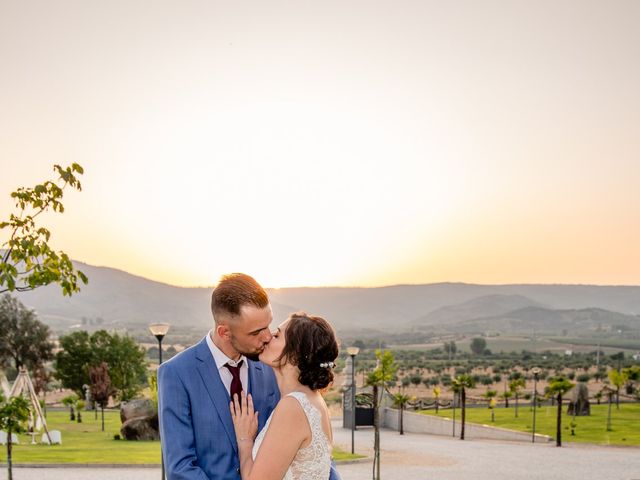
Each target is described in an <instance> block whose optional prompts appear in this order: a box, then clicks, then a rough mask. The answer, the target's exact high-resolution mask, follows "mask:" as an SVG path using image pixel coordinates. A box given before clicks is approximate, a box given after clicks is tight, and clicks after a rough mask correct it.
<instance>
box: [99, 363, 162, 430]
mask: <svg viewBox="0 0 640 480" xmlns="http://www.w3.org/2000/svg"><path fill="white" fill-rule="evenodd" d="M89 377H90V378H91V387H90V388H91V398H93V400H94V401H95V402H96V404H97V405H99V406H100V410H101V413H102V431H103V432H104V407H106V406H107V404H108V403H109V397H110V396H111V395H113V388H112V387H111V378H110V377H109V366H108V365H107V363H106V362H101V363H100V365H98V366H97V367H91V368H89ZM156 398H157V391H156ZM156 402H157V401H156Z"/></svg>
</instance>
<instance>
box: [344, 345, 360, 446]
mask: <svg viewBox="0 0 640 480" xmlns="http://www.w3.org/2000/svg"><path fill="white" fill-rule="evenodd" d="M358 352H360V349H359V348H358V347H349V348H347V353H348V354H349V356H350V357H351V453H352V454H353V453H354V437H355V433H354V432H355V429H356V355H358Z"/></svg>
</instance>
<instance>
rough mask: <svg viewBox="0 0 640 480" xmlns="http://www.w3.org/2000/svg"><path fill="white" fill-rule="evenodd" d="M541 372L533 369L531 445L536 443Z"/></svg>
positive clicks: (535, 368)
mask: <svg viewBox="0 0 640 480" xmlns="http://www.w3.org/2000/svg"><path fill="white" fill-rule="evenodd" d="M540 372H541V370H540V369H539V368H538V367H533V368H532V369H531V373H533V433H532V434H531V443H536V410H537V404H538V375H540Z"/></svg>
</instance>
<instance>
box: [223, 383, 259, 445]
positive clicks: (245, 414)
mask: <svg viewBox="0 0 640 480" xmlns="http://www.w3.org/2000/svg"><path fill="white" fill-rule="evenodd" d="M229 408H230V409H231V418H232V419H233V427H234V428H235V431H236V440H237V442H238V444H240V442H245V441H251V442H253V439H254V438H256V434H257V433H258V412H256V411H254V409H253V399H252V398H251V394H249V395H248V396H247V395H246V394H245V393H244V391H243V392H242V393H241V397H240V399H238V396H237V395H234V396H233V401H232V402H231V403H230V404H229Z"/></svg>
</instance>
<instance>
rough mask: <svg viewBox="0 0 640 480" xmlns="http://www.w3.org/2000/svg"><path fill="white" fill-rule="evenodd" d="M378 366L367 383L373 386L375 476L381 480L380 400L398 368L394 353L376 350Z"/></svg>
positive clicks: (375, 478) (377, 479) (376, 479)
mask: <svg viewBox="0 0 640 480" xmlns="http://www.w3.org/2000/svg"><path fill="white" fill-rule="evenodd" d="M376 359H377V366H376V368H375V369H374V370H373V371H372V372H371V373H370V374H369V377H368V378H367V385H370V386H372V387H373V432H374V433H373V452H374V455H373V478H374V480H380V401H381V397H382V394H383V393H384V391H385V389H386V388H387V386H388V385H389V383H390V382H391V381H393V378H394V377H395V374H396V371H397V370H398V367H397V365H396V364H395V362H394V359H393V353H391V352H389V351H385V352H383V351H382V350H376Z"/></svg>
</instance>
